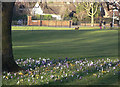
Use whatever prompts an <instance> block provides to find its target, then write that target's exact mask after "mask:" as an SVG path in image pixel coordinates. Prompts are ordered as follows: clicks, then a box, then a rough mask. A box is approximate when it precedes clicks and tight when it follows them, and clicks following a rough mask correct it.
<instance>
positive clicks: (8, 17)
mask: <svg viewBox="0 0 120 87" xmlns="http://www.w3.org/2000/svg"><path fill="white" fill-rule="evenodd" d="M13 6H14V2H3V3H2V70H3V71H18V70H19V69H21V68H20V67H19V66H18V65H17V64H16V63H15V60H14V58H13V52H12V36H11V23H12V15H13Z"/></svg>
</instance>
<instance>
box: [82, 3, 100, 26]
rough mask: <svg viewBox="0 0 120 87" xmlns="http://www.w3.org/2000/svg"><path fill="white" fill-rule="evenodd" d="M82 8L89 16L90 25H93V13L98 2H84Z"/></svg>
mask: <svg viewBox="0 0 120 87" xmlns="http://www.w3.org/2000/svg"><path fill="white" fill-rule="evenodd" d="M83 7H84V9H85V10H86V12H87V14H88V16H90V17H91V26H93V25H94V15H95V14H96V12H97V8H98V3H94V2H84V6H83Z"/></svg>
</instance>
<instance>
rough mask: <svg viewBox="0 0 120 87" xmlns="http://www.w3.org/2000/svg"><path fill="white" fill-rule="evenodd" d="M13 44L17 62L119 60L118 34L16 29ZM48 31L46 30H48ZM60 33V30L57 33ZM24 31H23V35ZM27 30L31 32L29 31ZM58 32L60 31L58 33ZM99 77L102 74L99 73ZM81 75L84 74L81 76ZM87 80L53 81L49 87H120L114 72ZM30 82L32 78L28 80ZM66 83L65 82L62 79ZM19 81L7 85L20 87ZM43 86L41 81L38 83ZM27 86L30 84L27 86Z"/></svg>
mask: <svg viewBox="0 0 120 87" xmlns="http://www.w3.org/2000/svg"><path fill="white" fill-rule="evenodd" d="M12 28H13V29H12V30H13V31H12V41H13V53H14V58H15V59H18V58H22V59H26V58H30V57H32V58H34V59H38V58H39V57H42V58H50V59H58V58H63V59H65V58H66V57H68V58H77V59H78V58H81V59H82V58H87V60H90V61H95V60H98V59H105V58H107V57H109V58H110V59H113V60H114V59H116V58H118V30H109V29H106V30H105V29H104V30H100V29H98V28H96V29H93V28H91V29H89V28H86V29H85V30H84V29H83V28H81V29H80V30H73V29H72V28H52V27H49V29H48V28H46V27H43V28H42V27H33V26H31V30H33V31H31V30H29V31H28V29H30V27H14V26H13V27H12ZM44 29H45V30H44ZM57 29H58V30H57ZM21 30H22V31H21ZM26 30H27V31H26ZM56 30H57V31H56ZM94 73H96V74H98V73H99V72H97V71H95V72H94ZM78 74H79V73H78ZM80 74H81V73H80ZM83 76H84V77H83V78H82V79H81V80H79V79H72V78H71V77H68V80H64V79H63V80H64V82H63V83H61V82H60V81H58V82H54V81H51V82H50V83H49V84H55V85H58V84H61V85H76V84H77V85H95V84H96V85H99V84H100V85H109V84H110V85H118V83H117V81H118V79H117V78H118V76H117V75H113V71H111V72H110V73H107V74H104V75H103V77H100V78H99V79H98V78H97V77H94V76H93V73H90V74H89V75H86V74H85V73H83ZM26 79H28V78H26ZM61 79H62V78H61ZM16 82H17V79H13V80H8V81H5V80H4V84H16ZM37 82H38V84H39V80H37ZM23 84H27V83H23Z"/></svg>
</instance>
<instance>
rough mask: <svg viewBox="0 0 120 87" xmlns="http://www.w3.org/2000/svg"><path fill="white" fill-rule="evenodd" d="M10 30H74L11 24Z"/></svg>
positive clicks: (85, 28) (81, 28)
mask: <svg viewBox="0 0 120 87" xmlns="http://www.w3.org/2000/svg"><path fill="white" fill-rule="evenodd" d="M79 29H80V30H83V29H84V30H88V29H99V27H80V28H79ZM12 30H74V28H68V27H44V26H12Z"/></svg>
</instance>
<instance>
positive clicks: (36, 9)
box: [31, 2, 62, 20]
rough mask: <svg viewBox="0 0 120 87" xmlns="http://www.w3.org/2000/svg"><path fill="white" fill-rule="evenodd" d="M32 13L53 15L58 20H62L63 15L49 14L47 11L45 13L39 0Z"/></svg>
mask: <svg viewBox="0 0 120 87" xmlns="http://www.w3.org/2000/svg"><path fill="white" fill-rule="evenodd" d="M31 14H32V15H36V14H39V15H51V16H52V17H53V18H56V19H57V20H61V19H62V18H61V15H56V14H47V13H44V11H43V10H42V8H41V7H40V5H39V2H37V3H36V4H35V6H34V8H33V9H32V13H31Z"/></svg>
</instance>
